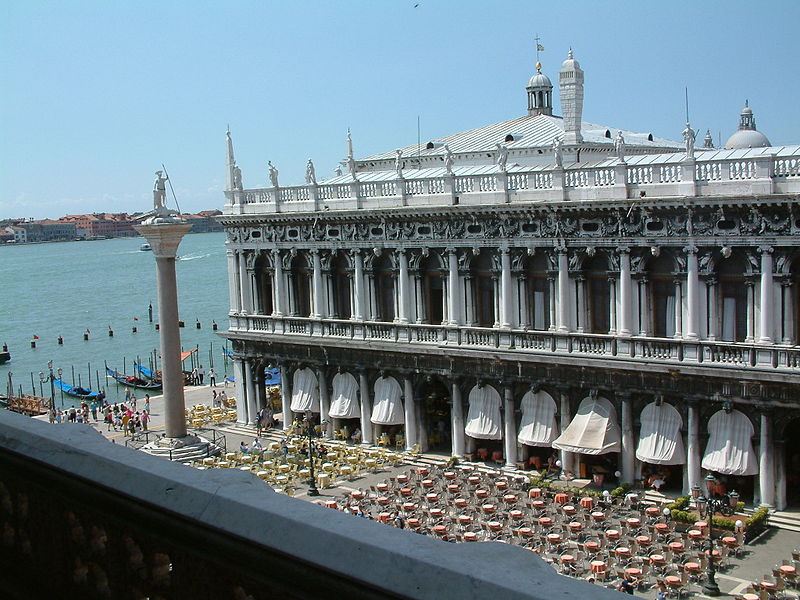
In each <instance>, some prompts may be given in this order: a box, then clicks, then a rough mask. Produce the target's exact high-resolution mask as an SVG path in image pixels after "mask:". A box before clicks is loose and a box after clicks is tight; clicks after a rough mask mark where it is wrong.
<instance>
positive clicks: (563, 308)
mask: <svg viewBox="0 0 800 600" xmlns="http://www.w3.org/2000/svg"><path fill="white" fill-rule="evenodd" d="M556 251H557V252H558V326H557V327H558V331H559V332H562V333H566V332H568V331H569V263H568V262H567V249H566V248H564V247H561V248H556ZM562 462H563V461H562Z"/></svg>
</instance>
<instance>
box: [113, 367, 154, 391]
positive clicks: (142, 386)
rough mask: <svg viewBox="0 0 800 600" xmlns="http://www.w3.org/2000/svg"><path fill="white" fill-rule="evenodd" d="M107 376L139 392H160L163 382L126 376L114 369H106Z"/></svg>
mask: <svg viewBox="0 0 800 600" xmlns="http://www.w3.org/2000/svg"><path fill="white" fill-rule="evenodd" d="M106 374H107V375H108V376H109V377H111V378H112V379H113V380H114V381H116V382H117V383H119V384H120V385H125V386H128V387H132V388H136V389H139V390H160V389H161V382H160V381H154V380H152V379H151V380H147V379H140V378H139V377H134V376H133V375H125V374H123V373H120V372H119V371H116V370H114V369H109V368H108V367H106Z"/></svg>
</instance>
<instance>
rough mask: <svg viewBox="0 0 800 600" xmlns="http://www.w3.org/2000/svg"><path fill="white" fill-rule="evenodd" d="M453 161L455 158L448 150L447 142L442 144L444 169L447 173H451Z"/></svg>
mask: <svg viewBox="0 0 800 600" xmlns="http://www.w3.org/2000/svg"><path fill="white" fill-rule="evenodd" d="M453 162H455V159H454V158H453V152H452V150H450V146H448V145H447V144H445V145H444V170H445V171H447V174H448V175H452V174H453Z"/></svg>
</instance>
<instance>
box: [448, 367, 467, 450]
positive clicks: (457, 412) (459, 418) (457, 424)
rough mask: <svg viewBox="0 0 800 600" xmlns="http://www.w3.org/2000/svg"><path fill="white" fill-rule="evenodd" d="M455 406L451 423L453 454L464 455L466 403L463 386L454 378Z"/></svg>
mask: <svg viewBox="0 0 800 600" xmlns="http://www.w3.org/2000/svg"><path fill="white" fill-rule="evenodd" d="M450 387H451V390H452V395H451V398H452V402H453V406H452V408H451V409H450V425H451V431H452V436H451V437H452V443H453V449H452V456H457V457H459V458H461V457H462V456H464V403H463V400H462V399H461V386H460V385H459V384H458V380H457V379H456V378H453V380H452V384H451V386H450Z"/></svg>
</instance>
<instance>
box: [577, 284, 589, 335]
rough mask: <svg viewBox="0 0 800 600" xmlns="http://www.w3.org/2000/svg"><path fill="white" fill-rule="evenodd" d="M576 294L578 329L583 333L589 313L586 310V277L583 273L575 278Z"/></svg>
mask: <svg viewBox="0 0 800 600" xmlns="http://www.w3.org/2000/svg"><path fill="white" fill-rule="evenodd" d="M575 296H576V298H577V306H576V309H577V310H576V311H575V317H576V321H577V323H576V324H577V326H578V327H577V331H578V332H579V333H583V330H584V329H585V328H586V318H587V315H588V311H587V310H586V278H585V277H584V276H583V275H578V276H577V277H576V278H575Z"/></svg>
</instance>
